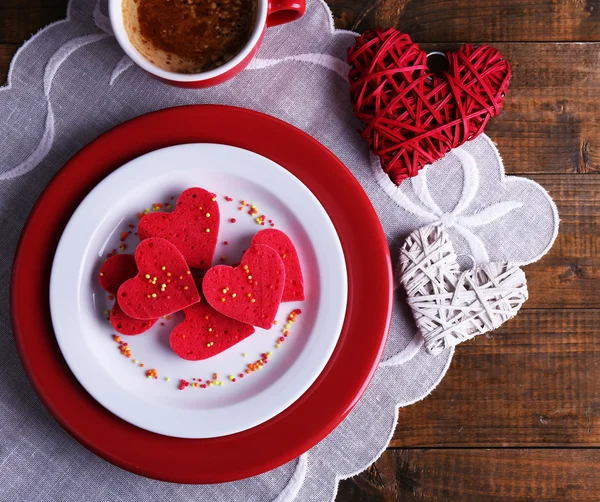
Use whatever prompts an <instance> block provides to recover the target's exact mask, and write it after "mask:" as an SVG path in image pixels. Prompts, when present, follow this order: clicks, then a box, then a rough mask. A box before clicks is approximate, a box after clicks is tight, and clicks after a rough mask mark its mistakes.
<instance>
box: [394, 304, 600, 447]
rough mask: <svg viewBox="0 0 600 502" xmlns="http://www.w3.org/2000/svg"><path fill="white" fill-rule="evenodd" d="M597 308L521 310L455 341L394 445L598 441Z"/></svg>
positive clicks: (406, 411) (403, 414) (405, 414)
mask: <svg viewBox="0 0 600 502" xmlns="http://www.w3.org/2000/svg"><path fill="white" fill-rule="evenodd" d="M598 368H600V310H586V309H570V310H558V309H557V310H522V311H521V312H520V313H519V315H517V317H515V318H514V319H512V320H510V321H509V322H508V323H507V324H506V325H504V326H502V327H501V328H500V329H498V330H497V331H496V332H494V333H491V334H490V335H484V336H478V337H476V338H475V339H473V340H470V341H468V342H465V343H463V344H461V345H460V346H459V347H458V349H457V350H456V354H455V356H454V360H453V361H452V364H451V366H450V368H449V370H448V373H447V374H446V376H445V378H444V379H443V380H442V382H441V383H440V385H439V387H438V388H437V389H436V390H435V391H434V392H433V393H432V394H431V395H430V396H429V397H428V398H427V399H425V400H423V401H421V402H419V403H417V404H414V405H412V406H409V407H407V408H402V409H401V410H400V414H399V421H398V427H397V429H396V431H395V433H394V437H393V439H392V441H391V443H390V445H391V446H393V447H402V448H405V447H448V446H451V447H474V446H490V445H496V446H503V447H507V446H509V447H524V446H531V447H533V446H535V447H539V446H553V447H561V446H562V447H564V446H569V447H572V446H595V447H598V446H600V378H599V377H600V373H599V372H598Z"/></svg>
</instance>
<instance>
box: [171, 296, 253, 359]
mask: <svg viewBox="0 0 600 502" xmlns="http://www.w3.org/2000/svg"><path fill="white" fill-rule="evenodd" d="M183 313H184V314H185V320H184V321H183V322H182V323H181V324H179V325H178V326H177V327H176V328H175V329H174V330H173V331H172V332H171V336H170V338H169V341H170V344H171V348H172V349H173V351H174V352H175V353H176V354H177V355H178V356H179V357H182V358H183V359H188V360H189V361H199V360H201V359H208V358H209V357H212V356H216V355H217V354H220V353H221V352H223V351H224V350H227V349H229V348H230V347H233V346H234V345H235V344H236V343H239V342H241V341H242V340H243V339H244V338H247V337H249V336H250V335H251V334H252V333H254V327H252V326H250V325H249V324H245V323H243V322H240V321H236V320H235V319H231V318H230V317H227V316H224V315H223V314H221V313H219V312H217V311H216V310H215V309H213V308H212V307H211V306H210V305H209V304H208V303H207V302H200V303H196V304H194V305H192V306H191V307H188V308H186V309H185V310H184V311H183Z"/></svg>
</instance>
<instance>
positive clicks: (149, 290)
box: [117, 237, 200, 319]
mask: <svg viewBox="0 0 600 502" xmlns="http://www.w3.org/2000/svg"><path fill="white" fill-rule="evenodd" d="M135 262H136V264H137V268H138V274H137V275H136V276H135V277H134V278H133V279H129V280H128V281H126V282H124V283H123V285H122V286H121V287H120V288H119V292H118V294H117V300H118V302H119V306H120V307H121V309H122V310H123V312H124V313H125V314H126V315H128V316H130V317H133V318H135V319H158V318H159V317H162V316H166V315H169V314H172V313H173V312H177V311H178V310H183V309H184V308H186V307H189V306H190V305H193V304H194V303H197V302H198V301H199V300H200V295H199V294H198V289H197V288H196V283H195V282H194V278H193V277H192V274H191V272H190V269H189V267H188V266H187V263H186V261H185V258H184V257H183V255H182V254H181V253H180V252H179V250H178V249H177V248H176V247H175V246H174V245H173V244H171V243H170V242H169V241H167V240H165V239H161V238H159V237H151V238H149V239H146V240H144V241H142V242H140V244H139V245H138V247H137V249H136V250H135Z"/></svg>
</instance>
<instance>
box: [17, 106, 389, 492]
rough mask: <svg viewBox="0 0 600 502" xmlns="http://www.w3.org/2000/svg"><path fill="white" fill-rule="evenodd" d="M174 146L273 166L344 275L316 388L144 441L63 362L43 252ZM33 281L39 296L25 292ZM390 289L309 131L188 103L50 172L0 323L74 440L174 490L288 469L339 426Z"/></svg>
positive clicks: (363, 223)
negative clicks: (335, 324)
mask: <svg viewBox="0 0 600 502" xmlns="http://www.w3.org/2000/svg"><path fill="white" fill-rule="evenodd" d="M183 143H221V144H226V145H232V146H237V147H240V148H245V149H247V150H251V151H253V152H256V153H258V154H260V155H263V156H265V157H267V158H269V159H271V160H273V161H274V162H276V163H278V164H280V165H282V166H284V167H285V168H286V169H287V170H288V171H290V172H291V173H292V174H294V175H295V176H296V177H298V178H299V179H300V180H301V181H302V182H303V183H304V184H305V185H306V186H307V187H308V188H309V189H310V190H311V191H312V192H313V194H314V195H315V196H316V197H317V198H318V199H319V200H320V201H321V204H322V205H323V207H324V208H325V209H326V211H327V212H328V214H329V216H330V218H331V220H332V221H333V224H334V225H335V227H336V229H337V231H338V235H339V237H340V241H341V243H342V247H343V249H344V255H345V258H346V265H347V269H348V287H349V292H348V306H347V312H346V318H345V321H344V326H343V328H342V333H341V335H340V339H339V341H338V344H337V346H336V348H335V351H334V353H333V355H332V357H331V359H330V360H329V362H328V364H327V366H326V367H325V369H324V370H323V372H322V373H321V375H320V376H319V378H318V379H317V380H316V381H315V383H314V384H313V385H312V386H311V387H310V389H309V390H308V391H307V392H306V393H305V394H304V395H303V396H302V397H301V398H300V399H298V400H297V401H296V402H295V403H294V404H293V405H292V406H290V407H289V408H287V409H286V410H285V411H283V412H282V413H281V414H279V415H278V416H276V417H274V418H272V419H271V420H269V421H267V422H265V423H263V424H261V425H259V426H257V427H254V428H252V429H249V430H247V431H243V432H240V433H237V434H232V435H229V436H223V437H220V438H211V439H180V438H173V437H168V436H163V435H159V434H155V433H152V432H148V431H145V430H143V429H139V428H137V427H135V426H133V425H131V424H129V423H127V422H125V421H124V420H122V419H120V418H118V417H117V416H115V415H113V414H112V413H110V412H109V411H107V410H106V409H104V408H103V407H102V406H101V405H100V404H98V403H97V402H96V401H95V400H94V399H93V398H92V397H91V396H90V395H89V394H88V393H87V392H86V391H85V390H84V389H83V387H82V386H81V385H80V384H79V382H78V381H77V380H76V379H75V377H74V376H73V374H72V373H71V371H70V369H69V368H68V366H67V365H66V363H65V361H64V359H63V357H62V355H61V353H60V350H59V348H58V344H57V342H56V338H55V336H54V332H53V330H52V323H51V319H50V311H49V299H48V284H49V277H50V269H51V266H52V260H53V257H54V252H55V250H56V246H57V244H58V240H59V238H60V236H61V234H62V231H63V229H64V227H65V225H66V223H67V222H68V220H69V218H70V217H71V215H72V213H73V211H74V210H75V209H76V208H77V206H78V205H79V203H80V202H81V200H82V199H83V198H84V197H85V196H86V195H87V194H88V193H89V191H90V190H91V189H92V188H94V187H95V186H96V185H97V184H98V183H99V182H100V181H101V180H102V179H103V178H104V177H106V176H107V175H108V174H109V173H111V172H112V171H114V170H115V169H117V168H118V167H120V166H122V165H123V164H125V163H126V162H128V161H130V160H132V159H134V158H136V157H139V156H140V155H143V154H145V153H148V152H150V151H153V150H157V149H159V148H164V147H167V146H172V145H176V144H183ZM365 264H368V267H367V266H365ZM35 284H38V285H40V287H39V288H33V287H32V286H33V285H35ZM392 288H393V278H392V268H391V260H390V255H389V248H388V245H387V242H386V238H385V235H384V233H383V230H382V228H381V224H380V222H379V218H378V217H377V214H376V212H375V210H374V208H373V206H372V205H371V203H370V201H369V199H368V197H367V195H366V194H365V192H364V191H363V189H362V188H361V186H360V184H359V183H358V181H357V180H356V179H355V178H354V176H353V175H352V174H351V173H350V171H348V170H347V168H346V167H345V166H344V165H343V164H342V163H341V162H340V161H339V160H338V159H337V157H335V156H334V155H333V154H332V153H331V152H330V151H329V150H327V148H325V147H324V146H323V145H321V144H320V143H319V142H317V141H316V140H315V139H313V138H312V137H311V136H309V135H308V134H306V133H304V132H303V131H301V130H299V129H297V128H295V127H293V126H291V125H290V124H287V123H285V122H283V121H281V120H279V119H276V118H274V117H271V116H269V115H265V114H262V113H259V112H255V111H252V110H247V109H243V108H235V107H229V106H221V105H193V106H183V107H177V108H169V109H165V110H160V111H157V112H152V113H149V114H147V115H143V116H141V117H138V118H135V119H132V120H130V121H128V122H125V123H124V124H121V125H119V126H117V127H115V128H114V129H111V130H110V131H108V132H106V133H104V134H103V135H101V136H100V137H98V138H97V139H95V140H94V141H92V142H91V143H90V144H89V145H87V146H86V147H84V148H83V149H82V150H81V151H80V152H79V153H77V154H76V155H75V156H74V157H73V158H72V159H71V160H70V161H69V162H67V164H65V166H64V167H63V168H62V169H61V170H60V171H59V172H58V173H57V174H56V176H55V177H54V178H53V179H52V181H51V182H50V183H49V184H48V186H47V187H46V189H45V190H44V192H43V193H42V194H41V196H40V197H39V199H38V201H37V202H36V204H35V206H34V207H33V209H32V211H31V213H30V215H29V218H28V220H27V222H26V224H25V227H24V229H23V232H22V234H21V238H20V240H19V245H18V247H17V251H16V254H15V260H14V264H13V270H12V277H11V317H12V324H13V334H14V338H15V341H16V345H17V348H18V351H19V355H20V358H21V361H22V363H23V366H24V367H25V370H26V372H27V374H28V376H29V379H30V381H31V382H32V384H33V387H34V388H35V390H36V392H37V393H38V395H39V397H40V399H41V400H42V402H43V403H44V405H45V406H46V407H47V408H48V409H49V410H50V412H51V413H52V415H53V416H54V417H55V418H56V420H57V421H58V422H59V423H60V424H61V425H62V427H63V428H64V429H65V430H67V431H68V432H69V433H70V434H71V435H72V436H73V437H74V438H75V439H76V440H77V441H79V442H80V443H81V444H83V445H84V446H86V447H87V448H89V449H90V450H91V451H93V452H94V453H96V454H97V455H99V456H100V457H102V458H104V459H105V460H108V461H109V462H111V463H113V464H115V465H118V466H119V467H122V468H124V469H126V470H128V471H131V472H134V473H136V474H141V475H143V476H147V477H150V478H155V479H159V480H163V481H170V482H176V483H221V482H227V481H234V480H237V479H242V478H246V477H249V476H254V475H257V474H260V473H262V472H266V471H268V470H271V469H274V468H276V467H278V466H280V465H282V464H284V463H286V462H288V461H290V460H292V459H293V458H295V457H297V456H299V455H301V454H302V453H304V452H305V451H307V450H309V449H310V448H312V447H313V446H314V445H315V444H317V443H318V442H319V441H320V440H321V439H323V438H324V437H325V436H326V435H328V434H329V433H330V432H331V431H332V430H333V429H334V428H335V427H336V426H337V425H338V424H339V423H340V422H341V421H342V420H343V419H344V417H346V415H347V414H348V413H349V412H350V410H351V409H352V408H353V407H354V405H355V404H356V403H357V402H358V400H359V398H360V397H361V395H362V394H363V392H364V391H365V389H366V387H367V385H368V383H369V382H370V380H371V378H372V376H373V374H374V372H375V370H376V368H377V364H378V362H379V360H380V358H381V355H382V352H383V347H384V344H385V341H386V338H387V333H388V329H389V323H390V318H391V309H392ZM365 292H367V293H366V294H365Z"/></svg>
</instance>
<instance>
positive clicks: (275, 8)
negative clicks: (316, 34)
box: [108, 0, 306, 88]
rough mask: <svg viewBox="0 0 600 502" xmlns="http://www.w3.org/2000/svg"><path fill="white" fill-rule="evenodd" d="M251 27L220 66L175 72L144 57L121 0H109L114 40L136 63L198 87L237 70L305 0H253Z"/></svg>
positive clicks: (176, 82)
mask: <svg viewBox="0 0 600 502" xmlns="http://www.w3.org/2000/svg"><path fill="white" fill-rule="evenodd" d="M256 2H257V12H256V20H255V24H254V28H253V29H252V32H251V33H250V37H249V39H248V42H247V43H246V45H245V46H244V47H243V48H242V50H241V51H240V52H238V53H237V54H236V55H235V56H234V57H233V58H232V59H230V60H229V61H227V62H226V63H224V64H223V65H222V66H219V67H217V68H213V69H210V70H207V71H204V72H201V73H192V74H189V73H177V72H172V71H168V70H164V69H162V68H159V67H158V66H156V65H155V64H154V63H151V62H150V61H149V60H148V59H146V58H145V57H144V56H143V55H142V54H141V53H140V52H139V51H138V50H137V49H136V48H135V47H134V45H133V44H132V43H131V40H130V39H129V36H128V34H127V31H126V29H125V24H124V21H123V7H122V5H123V0H109V5H108V10H109V16H110V22H111V24H112V28H113V31H114V34H115V37H116V39H117V42H118V43H119V45H120V46H121V48H122V49H123V50H124V51H125V53H126V54H127V55H128V56H129V57H130V58H131V59H132V60H133V62H134V63H136V64H137V65H138V66H140V67H141V68H143V69H144V70H146V71H147V72H148V73H150V74H151V75H152V76H154V77H156V78H157V79H159V80H161V81H163V82H165V83H167V84H170V85H175V86H178V87H188V88H200V87H210V86H213V85H217V84H221V83H223V82H225V81H226V80H229V79H230V78H232V77H234V76H235V75H237V74H238V73H239V72H241V71H242V70H243V69H244V68H245V67H246V66H247V65H248V63H249V62H250V60H251V59H252V57H253V56H254V54H255V53H256V51H257V50H258V47H259V46H260V43H261V41H262V39H263V36H264V34H265V30H266V29H267V28H270V27H271V26H277V25H280V24H284V23H289V22H290V21H295V20H296V19H298V18H300V17H301V16H302V15H303V14H304V11H305V10H306V0H256Z"/></svg>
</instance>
